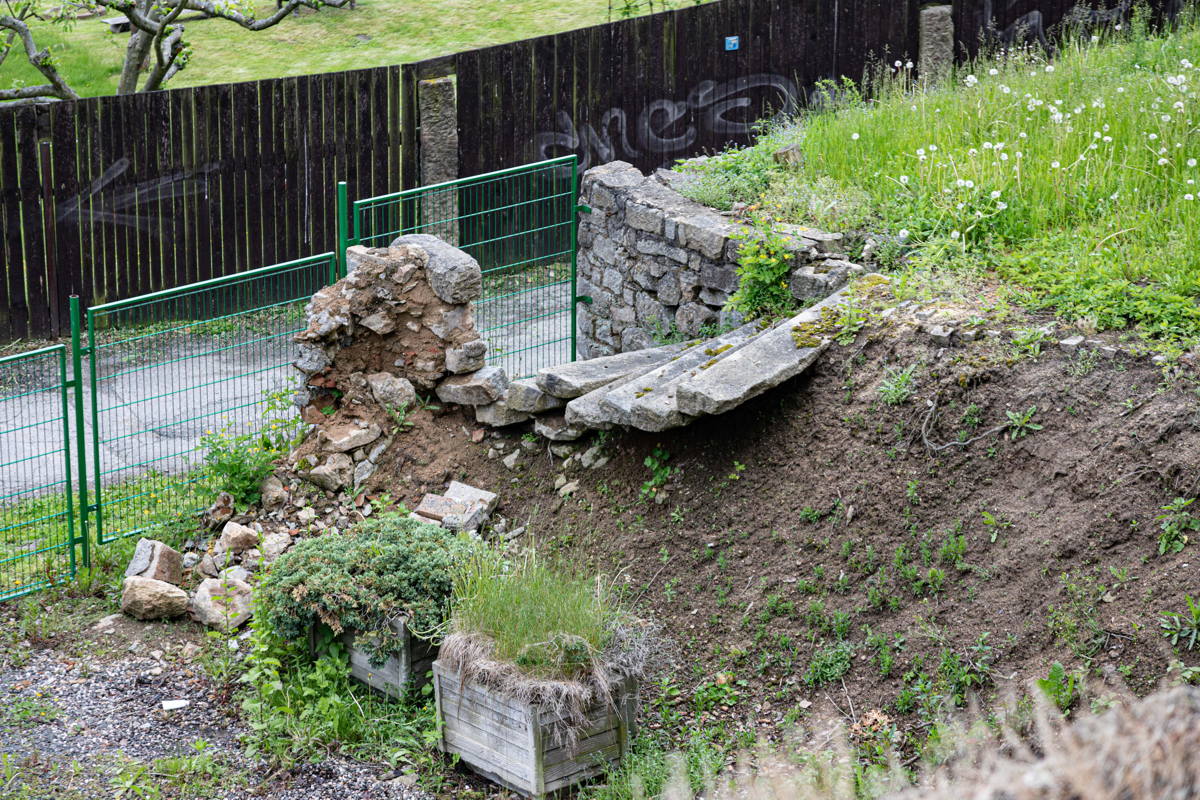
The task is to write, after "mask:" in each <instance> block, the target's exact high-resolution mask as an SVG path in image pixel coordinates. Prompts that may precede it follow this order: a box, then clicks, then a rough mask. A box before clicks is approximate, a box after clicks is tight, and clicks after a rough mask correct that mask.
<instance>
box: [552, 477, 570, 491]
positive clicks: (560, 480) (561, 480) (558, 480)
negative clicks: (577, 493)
mask: <svg viewBox="0 0 1200 800" xmlns="http://www.w3.org/2000/svg"><path fill="white" fill-rule="evenodd" d="M566 485H567V476H566V475H558V476H556V477H555V478H554V489H555V491H558V490H559V489H561V488H562V487H564V486H566Z"/></svg>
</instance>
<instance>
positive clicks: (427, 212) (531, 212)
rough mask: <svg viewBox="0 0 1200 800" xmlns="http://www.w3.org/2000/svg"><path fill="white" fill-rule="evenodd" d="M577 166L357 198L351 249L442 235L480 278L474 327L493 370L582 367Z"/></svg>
mask: <svg viewBox="0 0 1200 800" xmlns="http://www.w3.org/2000/svg"><path fill="white" fill-rule="evenodd" d="M577 165H578V159H577V157H576V156H567V157H564V158H556V159H553V160H550V161H542V162H539V163H537V164H530V165H527V166H523V167H517V168H514V169H508V170H501V171H499V172H493V173H488V174H486V175H477V176H475V177H471V178H461V179H459V180H455V181H449V182H447V183H440V184H436V185H433V186H424V187H420V188H417V189H409V190H406V191H403V192H396V193H394V194H388V195H382V196H380V197H372V198H368V199H365V200H356V201H355V202H354V203H353V207H352V209H351V211H350V217H351V219H350V223H349V226H348V229H349V239H348V243H349V244H362V245H365V246H367V247H386V246H388V245H389V244H390V243H391V242H392V241H393V240H394V239H395V238H396V237H397V236H400V235H402V234H412V233H423V234H429V235H432V236H436V237H438V238H439V239H442V240H443V241H445V242H448V243H449V244H452V245H454V246H456V247H458V248H460V249H462V250H463V251H465V252H467V253H469V254H470V255H471V256H472V257H474V258H475V260H476V261H478V262H479V266H480V267H481V268H482V270H483V296H482V297H481V298H480V300H479V302H478V303H476V306H475V325H476V327H477V328H478V330H479V332H480V335H482V336H483V338H484V339H485V340H486V341H487V343H488V363H490V364H492V365H495V366H499V367H503V368H504V370H505V372H506V373H507V374H508V376H509V377H510V378H522V377H527V376H530V375H533V374H534V373H536V372H537V371H538V369H540V368H542V367H548V366H553V365H555V364H561V363H564V362H567V361H573V360H574V359H575V314H574V309H575V245H576V242H575V210H576V206H575V199H576V194H577V193H576V178H577V171H576V168H577Z"/></svg>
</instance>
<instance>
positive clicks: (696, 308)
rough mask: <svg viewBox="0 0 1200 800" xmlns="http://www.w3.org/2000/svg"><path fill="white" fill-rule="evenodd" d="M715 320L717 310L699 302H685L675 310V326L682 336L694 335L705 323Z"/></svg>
mask: <svg viewBox="0 0 1200 800" xmlns="http://www.w3.org/2000/svg"><path fill="white" fill-rule="evenodd" d="M716 321H717V312H715V311H713V310H712V309H711V308H709V307H708V306H706V305H702V304H700V303H687V304H686V305H682V306H680V307H679V310H677V311H676V312H675V327H676V328H678V329H679V332H680V333H682V334H683V335H684V336H696V335H698V334H699V333H700V329H701V328H703V327H704V326H705V325H711V324H713V323H715V322H716Z"/></svg>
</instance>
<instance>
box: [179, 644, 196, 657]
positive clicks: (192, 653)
mask: <svg viewBox="0 0 1200 800" xmlns="http://www.w3.org/2000/svg"><path fill="white" fill-rule="evenodd" d="M198 655H200V645H198V644H196V643H195V642H187V643H185V644H184V645H183V647H182V648H180V650H179V657H180V658H181V659H183V660H184V661H191V660H192V659H194V658H195V657H196V656H198Z"/></svg>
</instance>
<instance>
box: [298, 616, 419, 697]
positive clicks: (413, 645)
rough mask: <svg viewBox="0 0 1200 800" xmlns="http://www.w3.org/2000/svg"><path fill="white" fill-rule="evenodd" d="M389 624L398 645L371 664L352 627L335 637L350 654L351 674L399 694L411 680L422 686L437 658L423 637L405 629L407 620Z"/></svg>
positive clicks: (414, 683)
mask: <svg viewBox="0 0 1200 800" xmlns="http://www.w3.org/2000/svg"><path fill="white" fill-rule="evenodd" d="M391 626H392V630H393V631H394V632H395V633H396V635H397V637H398V638H399V640H400V642H401V647H400V650H398V651H396V652H393V653H391V654H390V655H389V656H388V660H387V661H385V662H384V663H382V664H380V665H379V666H374V665H372V664H371V659H370V657H369V656H368V655H367V653H366V652H365V651H363V650H361V649H359V648H358V647H356V646H355V644H354V639H355V631H345V632H344V633H343V634H342V635H341V636H339V637H338V638H339V640H340V641H341V642H342V644H344V645H345V646H346V650H347V652H348V653H349V655H350V675H351V676H352V677H354V678H357V679H358V680H360V681H362V682H363V683H365V684H367V685H368V686H370V687H371V688H372V689H376V690H378V691H380V692H384V693H385V694H388V695H391V696H392V697H397V698H399V697H403V696H404V693H405V692H406V691H408V688H409V684H410V682H411V684H412V685H413V686H421V685H423V684H424V683H425V682H426V680H427V679H428V673H429V670H430V669H431V668H432V667H433V660H434V659H435V658H437V648H436V647H435V646H433V645H432V644H430V643H429V642H427V641H425V640H424V639H417V638H415V637H413V636H412V635H411V634H410V633H409V632H408V626H407V624H406V620H404V619H403V618H400V619H395V620H392V622H391ZM314 637H315V633H314ZM314 649H315V638H314Z"/></svg>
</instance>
